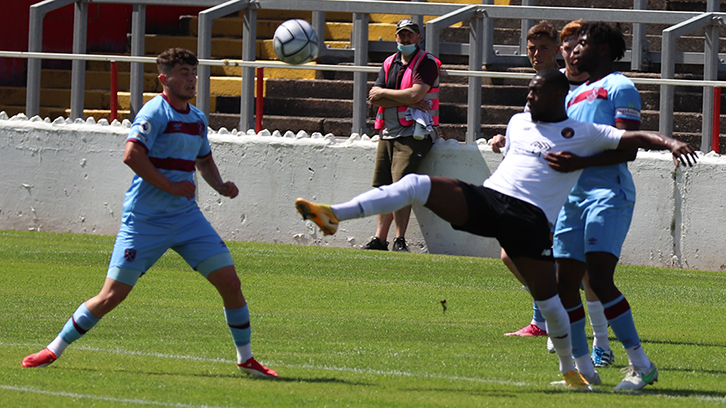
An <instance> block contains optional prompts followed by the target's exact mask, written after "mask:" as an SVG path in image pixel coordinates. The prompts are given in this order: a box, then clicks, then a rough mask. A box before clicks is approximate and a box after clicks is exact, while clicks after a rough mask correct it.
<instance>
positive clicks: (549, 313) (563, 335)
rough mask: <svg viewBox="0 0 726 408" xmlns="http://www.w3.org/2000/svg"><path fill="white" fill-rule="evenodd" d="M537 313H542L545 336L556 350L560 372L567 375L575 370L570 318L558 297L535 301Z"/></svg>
mask: <svg viewBox="0 0 726 408" xmlns="http://www.w3.org/2000/svg"><path fill="white" fill-rule="evenodd" d="M536 302H537V306H539V311H540V312H542V316H544V318H545V321H546V322H547V334H548V335H549V337H550V339H552V344H554V346H555V350H557V357H559V359H560V372H561V373H562V374H565V373H567V372H568V371H570V370H574V369H575V364H573V363H572V339H571V337H572V334H571V333H570V318H569V316H568V315H567V311H566V310H565V307H564V306H562V301H561V300H560V296H559V295H554V296H552V297H551V298H549V299H547V300H537V301H536Z"/></svg>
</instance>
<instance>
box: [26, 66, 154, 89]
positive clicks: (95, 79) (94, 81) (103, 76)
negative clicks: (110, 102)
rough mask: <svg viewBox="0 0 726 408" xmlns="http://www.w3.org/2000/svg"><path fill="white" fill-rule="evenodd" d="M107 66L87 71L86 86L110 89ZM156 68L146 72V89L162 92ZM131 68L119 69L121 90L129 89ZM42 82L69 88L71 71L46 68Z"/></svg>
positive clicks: (49, 86)
mask: <svg viewBox="0 0 726 408" xmlns="http://www.w3.org/2000/svg"><path fill="white" fill-rule="evenodd" d="M108 69H109V68H108V67H106V70H105V71H88V70H87V71H86V79H85V88H86V89H87V90H88V89H110V88H111V74H110V73H109V71H108ZM157 76H158V75H157V74H156V69H154V73H145V74H144V90H145V91H147V92H161V89H162V88H161V84H160V83H159V80H158V78H157ZM129 77H130V74H129V70H128V69H127V70H125V71H122V70H119V73H118V89H119V91H128V90H129ZM40 83H41V86H42V87H43V88H60V89H68V88H69V87H70V84H71V71H66V70H61V69H44V70H43V71H42V72H41V76H40Z"/></svg>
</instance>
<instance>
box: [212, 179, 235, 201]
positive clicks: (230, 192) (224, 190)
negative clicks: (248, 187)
mask: <svg viewBox="0 0 726 408" xmlns="http://www.w3.org/2000/svg"><path fill="white" fill-rule="evenodd" d="M217 192H218V193H219V194H221V195H223V196H225V197H229V198H235V197H237V194H239V189H238V188H237V186H236V185H235V184H234V183H233V182H231V181H227V182H225V183H224V184H222V186H221V187H220V188H219V189H218V190H217Z"/></svg>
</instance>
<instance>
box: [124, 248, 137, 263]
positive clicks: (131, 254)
mask: <svg viewBox="0 0 726 408" xmlns="http://www.w3.org/2000/svg"><path fill="white" fill-rule="evenodd" d="M124 259H126V260H127V261H129V262H133V261H134V259H136V250H135V249H133V248H127V249H125V250H124Z"/></svg>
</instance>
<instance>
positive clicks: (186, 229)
mask: <svg viewBox="0 0 726 408" xmlns="http://www.w3.org/2000/svg"><path fill="white" fill-rule="evenodd" d="M169 248H171V249H173V250H174V251H176V252H177V253H178V254H179V255H181V256H182V258H184V260H185V261H186V262H187V263H188V264H189V265H190V266H191V267H192V268H193V269H194V270H196V271H197V272H199V273H200V274H201V275H202V276H204V277H205V278H206V277H207V276H209V274H210V273H211V272H213V271H216V270H217V269H219V268H222V267H224V266H229V265H234V262H233V261H232V256H231V255H230V253H229V249H228V248H227V245H225V243H224V241H222V239H221V238H220V237H219V234H217V231H215V230H214V228H213V227H212V225H211V224H210V223H209V221H207V219H206V218H205V217H204V215H203V214H202V212H201V211H199V209H197V208H195V209H194V210H192V211H188V212H186V213H184V214H180V215H177V216H174V217H156V218H150V219H142V218H141V217H137V216H135V215H134V214H125V217H124V221H123V222H122V223H121V228H119V232H118V235H117V236H116V243H115V244H114V247H113V254H112V255H111V262H110V263H109V266H108V273H107V274H106V277H107V278H111V279H114V280H116V281H119V282H122V283H125V284H127V285H131V286H134V285H135V284H136V281H137V280H138V279H139V278H140V277H141V276H142V275H143V274H144V273H146V271H147V270H148V269H149V268H151V266H152V265H154V263H156V261H158V260H159V258H161V256H162V255H164V253H165V252H166V250H167V249H169Z"/></svg>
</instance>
